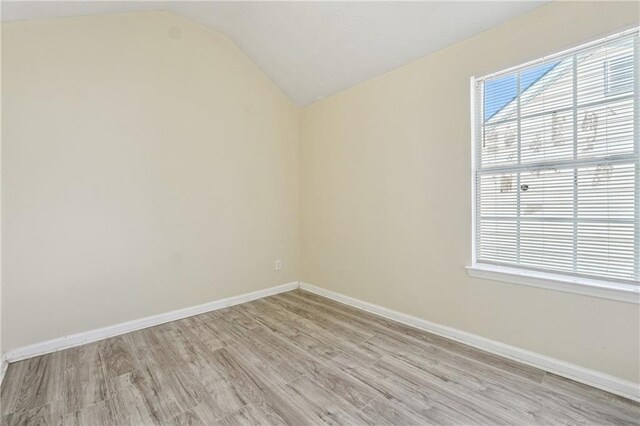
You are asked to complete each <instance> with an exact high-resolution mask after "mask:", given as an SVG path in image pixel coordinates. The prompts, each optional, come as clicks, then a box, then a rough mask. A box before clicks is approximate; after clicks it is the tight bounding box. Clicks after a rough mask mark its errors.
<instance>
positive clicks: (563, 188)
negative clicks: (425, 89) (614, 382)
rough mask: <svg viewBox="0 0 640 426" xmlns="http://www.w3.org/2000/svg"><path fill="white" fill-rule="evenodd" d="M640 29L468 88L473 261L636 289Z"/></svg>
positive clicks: (639, 193)
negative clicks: (470, 93) (629, 285)
mask: <svg viewBox="0 0 640 426" xmlns="http://www.w3.org/2000/svg"><path fill="white" fill-rule="evenodd" d="M638 62H639V61H638V30H637V29H635V30H633V31H628V32H626V33H622V34H618V35H616V36H613V37H609V38H607V39H604V40H600V41H598V42H595V43H591V44H589V45H585V46H582V47H580V48H577V49H574V50H572V51H568V52H565V53H564V54H560V55H556V56H553V57H549V58H546V59H543V60H539V61H536V62H535V63H532V64H529V65H525V66H522V67H516V68H513V69H511V70H508V71H506V72H502V73H499V74H494V75H491V76H488V77H485V78H480V79H476V80H475V102H476V104H475V108H474V114H475V117H474V123H475V124H474V126H475V129H474V131H475V144H476V146H475V158H474V162H475V164H474V180H475V218H474V220H475V239H476V241H475V257H476V262H478V263H488V264H496V265H503V266H511V267H517V268H524V269H531V270H539V271H545V272H553V273H560V274H567V275H571V276H584V277H588V278H597V279H604V280H609V281H621V282H625V283H633V284H636V285H637V284H638V280H639V277H640V265H639V263H640V261H639V253H640V236H639V233H640V232H639V231H640V208H639V205H640V203H639V201H640V177H639V176H640V165H639V158H640V155H639V154H640V145H639V143H638V139H639V133H640V130H639V126H638V122H639V119H638V117H639V115H640V112H639V105H638V93H639V91H640V89H639V85H640V84H639V80H640V76H639V70H638Z"/></svg>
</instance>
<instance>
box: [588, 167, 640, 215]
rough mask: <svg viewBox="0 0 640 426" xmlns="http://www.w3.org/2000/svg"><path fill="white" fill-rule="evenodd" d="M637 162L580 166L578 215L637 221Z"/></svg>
mask: <svg viewBox="0 0 640 426" xmlns="http://www.w3.org/2000/svg"><path fill="white" fill-rule="evenodd" d="M635 169H636V166H635V165H633V164H624V165H611V164H601V165H599V166H594V167H584V168H580V169H578V217H579V218H580V219H593V218H598V219H602V220H607V219H622V220H625V219H626V220H629V221H633V220H634V203H635V172H636V170H635Z"/></svg>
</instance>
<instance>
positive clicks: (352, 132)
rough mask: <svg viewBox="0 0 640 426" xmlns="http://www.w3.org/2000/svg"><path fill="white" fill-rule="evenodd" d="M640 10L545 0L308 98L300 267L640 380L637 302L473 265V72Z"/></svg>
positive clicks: (330, 284) (605, 28) (365, 293)
mask: <svg viewBox="0 0 640 426" xmlns="http://www.w3.org/2000/svg"><path fill="white" fill-rule="evenodd" d="M494 7H499V6H494ZM638 16H639V6H638V3H554V4H550V5H547V6H543V7H542V8H540V9H537V10H535V11H534V12H532V13H530V14H528V15H526V16H523V17H521V18H518V19H515V20H512V21H510V22H509V23H507V24H505V25H502V26H500V27H497V28H495V29H492V30H490V31H487V32H485V33H482V34H480V35H478V36H476V37H473V38H471V39H468V40H466V41H464V42H462V43H459V44H456V45H454V46H452V47H450V48H448V49H445V50H442V51H440V52H437V53H435V54H432V55H429V56H427V57H425V58H422V59H420V60H418V61H415V62H413V63H410V64H408V65H406V66H404V67H402V68H399V69H397V70H395V71H392V72H390V73H388V74H385V75H382V76H380V77H377V78H375V79H373V80H371V81H368V82H366V83H364V84H361V85H359V86H357V87H355V88H352V89H349V90H347V91H345V92H342V93H340V94H338V95H336V96H333V97H331V98H328V99H326V100H323V101H321V102H318V103H316V104H314V105H312V106H310V107H307V108H305V109H303V110H302V112H301V122H300V137H301V148H300V155H301V164H300V171H301V206H302V273H301V276H300V279H301V280H303V281H306V282H309V283H312V284H315V285H318V286H321V287H324V288H327V289H330V290H333V291H337V292H340V293H344V294H347V295H349V296H352V297H356V298H359V299H362V300H365V301H368V302H372V303H375V304H378V305H382V306H385V307H388V308H391V309H395V310H398V311H400V312H403V313H407V314H411V315H414V316H417V317H420V318H423V319H427V320H430V321H434V322H437V323H441V324H445V325H448V326H451V327H455V328H458V329H461V330H465V331H469V332H472V333H476V334H479V335H481V336H484V337H487V338H490V339H495V340H498V341H501V342H504V343H507V344H510V345H515V346H518V347H521V348H525V349H528V350H531V351H535V352H539V353H542V354H545V355H548V356H552V357H555V358H558V359H561V360H564V361H568V362H571V363H575V364H578V365H581V366H584V367H588V368H592V369H595V370H599V371H603V372H605V373H609V374H612V375H614V376H618V377H621V378H624V379H627V380H631V381H634V382H640V372H639V371H638V370H639V364H638V359H639V357H640V349H639V348H640V342H639V337H640V330H639V327H640V326H639V323H640V317H639V310H638V308H639V306H638V305H636V304H631V303H624V302H616V301H611V300H604V299H597V298H593V297H589V296H579V295H575V294H568V293H561V292H556V291H551V290H545V289H540V288H532V287H524V286H519V285H515V284H508V283H501V282H493V281H486V280H477V279H471V278H469V277H468V276H467V274H466V272H465V268H464V267H465V265H468V264H469V263H470V258H471V194H470V191H471V176H470V174H471V169H470V167H471V166H470V162H471V152H470V149H471V143H470V122H469V115H470V114H469V104H470V102H469V98H470V94H469V78H470V77H471V76H474V75H476V76H480V75H484V74H487V73H490V72H493V71H498V70H500V69H504V68H506V67H510V66H514V65H517V64H519V63H522V62H525V61H528V60H531V59H535V58H537V57H540V56H543V55H546V54H550V53H554V52H556V51H559V50H562V49H565V48H567V47H570V46H573V45H575V44H579V43H581V42H583V41H586V40H590V39H592V38H594V37H597V36H600V35H603V34H605V33H609V32H611V31H615V30H617V29H620V28H623V27H628V26H629V25H630V24H634V23H637V22H638Z"/></svg>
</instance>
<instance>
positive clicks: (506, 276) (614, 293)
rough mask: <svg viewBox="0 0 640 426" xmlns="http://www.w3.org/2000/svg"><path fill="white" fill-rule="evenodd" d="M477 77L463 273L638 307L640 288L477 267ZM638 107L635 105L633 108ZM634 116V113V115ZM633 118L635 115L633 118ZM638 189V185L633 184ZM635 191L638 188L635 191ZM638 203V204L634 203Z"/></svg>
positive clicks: (473, 90)
mask: <svg viewBox="0 0 640 426" xmlns="http://www.w3.org/2000/svg"><path fill="white" fill-rule="evenodd" d="M638 30H639V28H637V27H636V28H632V29H628V30H625V31H623V32H619V31H618V32H616V33H615V34H613V35H611V36H608V37H605V38H598V40H596V41H594V42H592V43H581V44H580V45H578V46H575V47H573V48H570V49H567V50H564V51H562V52H558V53H556V54H554V55H551V56H546V57H543V58H540V59H537V60H534V61H531V62H528V63H524V64H521V65H518V66H516V67H512V68H509V69H506V70H503V71H499V72H496V73H494V74H490V75H488V76H486V77H485V78H488V77H491V76H492V75H497V74H507V73H508V72H509V71H511V70H515V69H519V68H523V67H528V66H532V65H535V64H539V63H542V62H545V61H548V60H550V59H552V58H554V57H560V56H564V55H567V54H570V53H571V52H574V51H576V50H578V49H583V48H585V47H587V46H589V45H591V44H599V43H603V42H607V41H608V40H610V39H612V38H617V37H620V36H622V35H625V34H633V33H637V32H638ZM639 44H640V42H638V40H637V39H636V43H635V46H634V56H635V58H640V49H639ZM639 79H640V77H639V76H635V78H634V81H633V84H634V90H635V93H636V94H637V93H638V91H640V84H639V83H638V80H639ZM477 80H478V78H477V77H475V76H472V77H471V79H470V86H469V88H470V90H469V92H470V113H471V206H472V208H471V265H468V266H466V270H467V273H468V275H469V276H470V277H473V278H480V279H488V280H493V281H501V282H507V283H512V284H518V285H526V286H532V287H539V288H544V289H549V290H554V291H561V292H568V293H575V294H581V295H586V296H593V297H600V298H604V299H611V300H617V301H623V302H630V303H636V304H640V286H636V285H632V284H625V283H620V282H615V281H607V280H599V279H590V278H585V277H579V276H572V275H564V274H556V273H553V272H543V271H536V270H531V269H525V268H518V267H507V266H498V265H494V264H489V263H479V262H478V259H477V256H476V249H477V248H476V240H477V238H476V236H477V233H476V232H477V229H476V227H477V224H476V219H477V215H476V208H477V206H476V200H477V198H476V182H475V177H476V164H477V163H476V161H477V158H476V154H477V153H476V146H477V145H476V138H477V134H476V132H477V128H476V124H477V123H476V118H477V117H476V101H477V100H476V81H477ZM638 107H640V106H638V105H637V103H636V108H638ZM636 114H637V113H636ZM636 117H637V115H636ZM639 127H640V125H639V123H638V122H637V121H636V123H635V132H636V135H637V134H639V132H640V129H639ZM636 185H638V182H636ZM636 191H638V188H636ZM636 202H638V200H636Z"/></svg>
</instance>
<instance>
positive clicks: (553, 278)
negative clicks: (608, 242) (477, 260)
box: [467, 264, 640, 304]
mask: <svg viewBox="0 0 640 426" xmlns="http://www.w3.org/2000/svg"><path fill="white" fill-rule="evenodd" d="M467 273H468V274H469V276H470V277H474V278H483V279H487V280H494V281H503V282H508V283H512V284H519V285H527V286H531V287H540V288H546V289H549V290H555V291H563V292H565V293H576V294H582V295H586V296H593V297H600V298H604V299H612V300H618V301H622V302H630V303H638V304H640V288H638V287H635V286H633V285H629V284H621V283H615V282H608V281H600V280H592V279H588V278H579V277H567V276H564V275H557V274H550V273H544V272H535V271H528V270H524V269H517V268H508V267H502V266H494V265H487V264H476V265H473V266H467Z"/></svg>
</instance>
